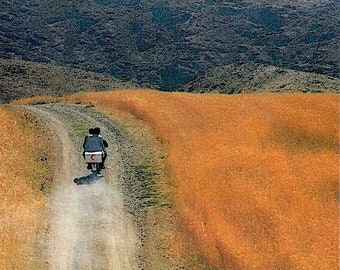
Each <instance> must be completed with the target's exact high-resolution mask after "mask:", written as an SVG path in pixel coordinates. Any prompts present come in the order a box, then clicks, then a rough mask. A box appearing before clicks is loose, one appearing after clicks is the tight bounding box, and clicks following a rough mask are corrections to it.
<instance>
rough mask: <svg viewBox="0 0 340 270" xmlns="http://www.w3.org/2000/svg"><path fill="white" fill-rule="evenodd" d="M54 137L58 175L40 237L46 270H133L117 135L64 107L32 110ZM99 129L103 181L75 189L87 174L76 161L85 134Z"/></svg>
mask: <svg viewBox="0 0 340 270" xmlns="http://www.w3.org/2000/svg"><path fill="white" fill-rule="evenodd" d="M29 109H30V110H32V111H33V112H35V113H36V114H38V115H40V116H41V117H42V118H43V119H45V120H46V123H47V124H48V125H49V126H50V128H51V130H52V131H53V133H54V134H55V142H56V145H57V148H56V149H57V151H58V153H57V156H58V162H59V163H58V164H57V166H58V169H57V170H56V175H55V180H54V181H55V188H54V189H53V192H52V194H51V197H50V200H49V205H50V209H49V215H48V217H47V222H48V232H47V234H46V236H44V237H43V238H44V240H43V242H44V247H45V250H46V254H45V258H46V260H47V262H46V263H47V264H48V268H49V269H63V270H64V269H65V270H66V269H106V270H107V269H115V270H119V269H137V264H138V263H137V260H136V250H137V246H138V241H139V240H138V237H137V228H136V226H135V225H134V223H133V221H132V217H131V216H130V214H128V213H127V211H126V209H125V208H124V203H123V198H122V197H123V196H122V192H121V190H120V187H119V179H120V177H124V169H123V167H122V165H121V163H122V162H121V160H120V155H119V153H118V150H117V147H116V141H115V140H116V134H115V132H114V131H113V130H112V128H111V127H109V126H108V125H107V120H105V119H104V118H103V117H96V115H94V114H92V115H91V114H88V113H86V112H84V110H85V109H84V108H80V107H76V106H66V105H43V106H31V107H29ZM94 126H99V127H101V130H102V134H103V135H104V136H105V139H106V140H107V141H108V143H109V149H108V152H109V157H108V160H107V168H106V170H105V172H104V177H103V178H101V179H100V180H99V181H96V182H93V183H89V184H84V185H76V184H75V183H74V182H73V179H74V178H76V177H81V176H85V175H87V174H89V172H88V171H87V170H86V169H85V165H84V161H83V160H82V157H81V146H82V143H83V138H84V132H86V131H87V129H88V128H89V127H94Z"/></svg>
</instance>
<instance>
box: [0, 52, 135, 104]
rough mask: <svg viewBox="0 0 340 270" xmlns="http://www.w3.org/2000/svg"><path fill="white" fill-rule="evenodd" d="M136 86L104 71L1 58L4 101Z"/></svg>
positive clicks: (1, 98) (1, 97)
mask: <svg viewBox="0 0 340 270" xmlns="http://www.w3.org/2000/svg"><path fill="white" fill-rule="evenodd" d="M134 87H135V85H133V84H131V83H125V82H122V81H120V80H118V79H115V78H113V77H110V76H107V75H104V74H97V73H93V72H86V71H83V70H79V69H71V68H65V67H57V66H54V65H51V64H46V63H45V64H39V63H33V62H28V61H22V60H5V59H0V89H1V92H0V103H1V102H3V103H7V102H10V101H12V100H14V99H19V98H24V97H33V96H36V95H53V96H62V95H66V94H71V93H75V92H79V91H88V90H90V91H94V90H112V89H115V88H134Z"/></svg>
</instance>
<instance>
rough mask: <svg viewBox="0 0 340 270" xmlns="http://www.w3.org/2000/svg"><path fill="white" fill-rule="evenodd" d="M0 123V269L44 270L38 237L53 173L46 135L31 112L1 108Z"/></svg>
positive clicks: (43, 226) (42, 226)
mask: <svg viewBox="0 0 340 270" xmlns="http://www.w3.org/2000/svg"><path fill="white" fill-rule="evenodd" d="M0 122H1V125H2V127H1V130H0V146H1V158H2V163H1V166H0V231H1V236H0V269H38V268H37V267H43V266H42V265H41V264H40V261H39V257H41V250H40V248H41V247H39V244H38V238H37V236H38V234H41V233H42V232H43V230H44V228H45V224H44V220H43V217H44V216H43V215H42V213H43V212H44V210H45V206H46V205H45V197H44V194H43V192H42V190H44V191H46V189H47V188H48V184H47V183H46V181H48V179H51V178H49V177H51V174H52V173H53V171H52V172H51V168H50V167H49V163H48V162H47V150H48V146H47V140H46V137H44V136H45V135H46V134H44V131H43V130H41V129H39V126H38V122H36V119H35V118H34V116H33V115H31V114H30V113H29V112H25V111H22V112H19V111H14V110H11V109H9V108H8V107H1V106H0ZM40 132H41V133H40ZM49 158H50V157H49Z"/></svg>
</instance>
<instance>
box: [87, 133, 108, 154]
mask: <svg viewBox="0 0 340 270" xmlns="http://www.w3.org/2000/svg"><path fill="white" fill-rule="evenodd" d="M83 148H84V151H85V152H105V147H104V140H103V137H102V136H99V135H96V134H93V135H92V134H91V135H88V136H86V137H85V140H84V144H83Z"/></svg>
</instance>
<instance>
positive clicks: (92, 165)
mask: <svg viewBox="0 0 340 270" xmlns="http://www.w3.org/2000/svg"><path fill="white" fill-rule="evenodd" d="M85 162H86V163H87V168H88V169H89V170H91V172H92V176H95V177H101V176H102V175H101V170H102V169H101V163H102V162H103V152H85Z"/></svg>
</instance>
